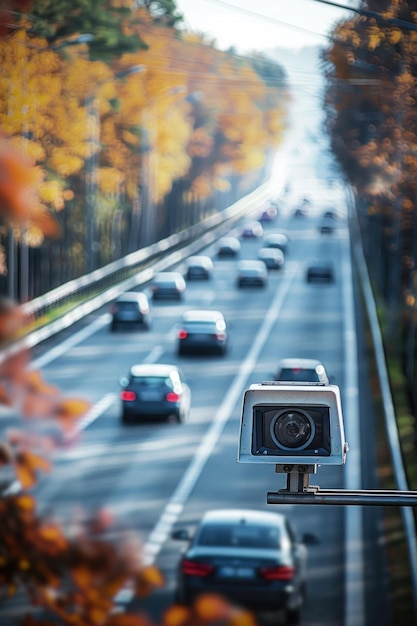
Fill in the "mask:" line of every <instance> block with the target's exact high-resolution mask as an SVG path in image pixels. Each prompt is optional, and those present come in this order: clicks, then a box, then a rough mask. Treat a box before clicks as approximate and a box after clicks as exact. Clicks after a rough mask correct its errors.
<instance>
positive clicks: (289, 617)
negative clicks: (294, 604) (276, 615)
mask: <svg viewBox="0 0 417 626" xmlns="http://www.w3.org/2000/svg"><path fill="white" fill-rule="evenodd" d="M300 620H301V611H300V609H288V610H287V612H286V616H285V621H286V623H287V624H299V623H300Z"/></svg>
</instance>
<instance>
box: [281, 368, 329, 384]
mask: <svg viewBox="0 0 417 626" xmlns="http://www.w3.org/2000/svg"><path fill="white" fill-rule="evenodd" d="M279 379H280V380H291V381H300V382H304V383H310V382H311V383H317V382H320V381H319V377H318V375H317V374H316V372H315V371H314V370H307V369H301V368H291V369H283V370H282V371H281V372H280V374H279Z"/></svg>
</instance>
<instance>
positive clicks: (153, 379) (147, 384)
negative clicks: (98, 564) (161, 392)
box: [131, 376, 172, 389]
mask: <svg viewBox="0 0 417 626" xmlns="http://www.w3.org/2000/svg"><path fill="white" fill-rule="evenodd" d="M131 380H132V383H135V385H138V387H142V388H146V389H149V388H155V387H163V386H165V387H171V388H172V381H171V379H170V378H169V377H162V376H147V377H146V378H145V377H143V376H132V379H131Z"/></svg>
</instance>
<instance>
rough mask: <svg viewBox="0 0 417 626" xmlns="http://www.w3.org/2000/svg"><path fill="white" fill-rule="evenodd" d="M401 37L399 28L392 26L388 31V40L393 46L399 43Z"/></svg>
mask: <svg viewBox="0 0 417 626" xmlns="http://www.w3.org/2000/svg"><path fill="white" fill-rule="evenodd" d="M402 37H403V33H402V31H401V30H400V29H399V28H392V29H391V30H390V33H389V41H390V43H392V44H393V45H394V46H395V44H397V43H399V42H400V41H401V39H402Z"/></svg>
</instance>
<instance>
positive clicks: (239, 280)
mask: <svg viewBox="0 0 417 626" xmlns="http://www.w3.org/2000/svg"><path fill="white" fill-rule="evenodd" d="M267 282H268V271H267V269H266V265H265V263H264V262H263V261H250V260H245V261H239V263H238V266H237V277H236V284H237V286H238V287H239V288H242V287H265V286H266V284H267Z"/></svg>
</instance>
